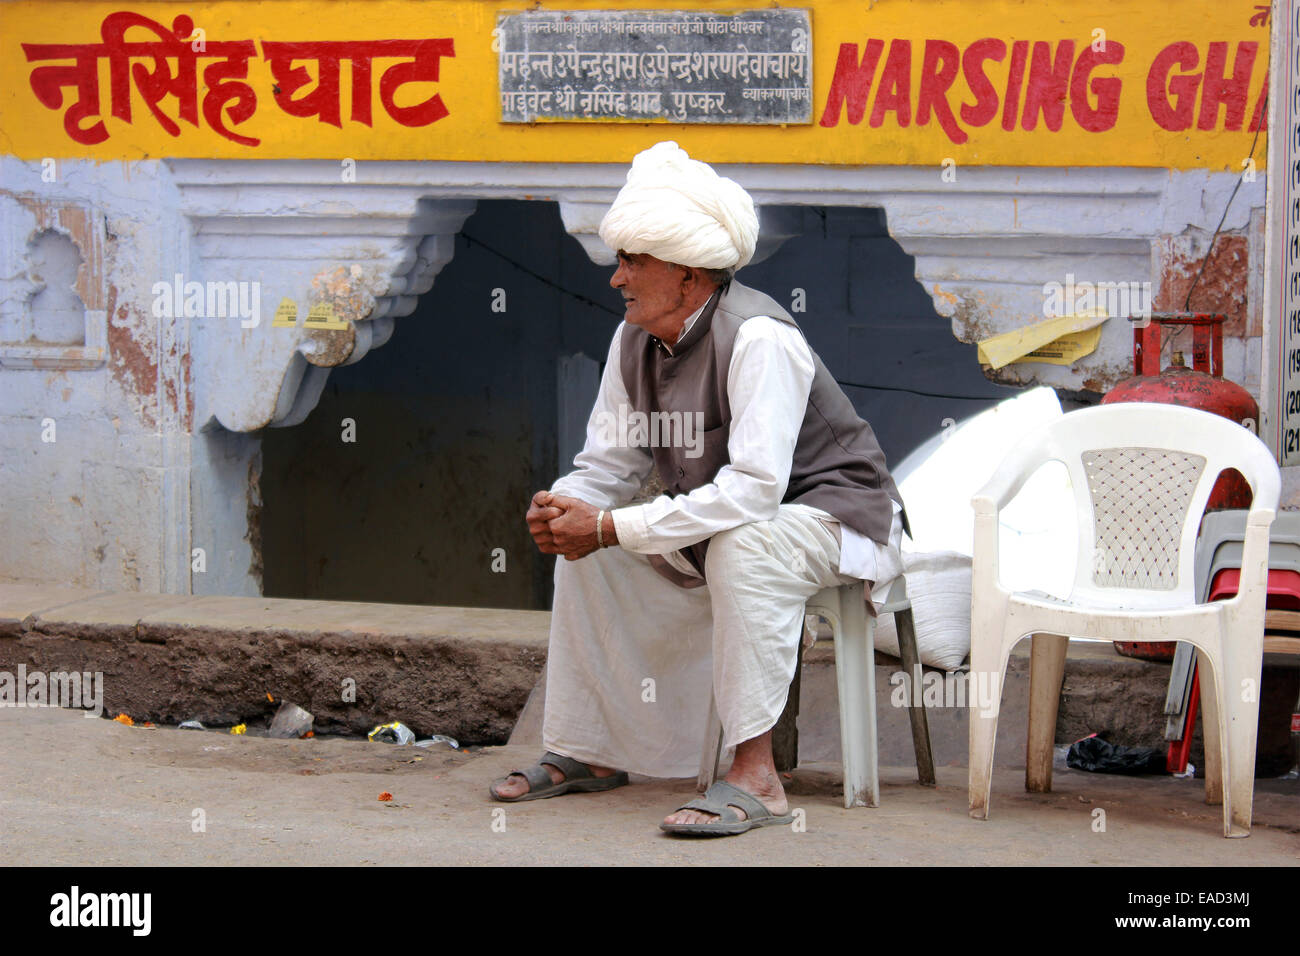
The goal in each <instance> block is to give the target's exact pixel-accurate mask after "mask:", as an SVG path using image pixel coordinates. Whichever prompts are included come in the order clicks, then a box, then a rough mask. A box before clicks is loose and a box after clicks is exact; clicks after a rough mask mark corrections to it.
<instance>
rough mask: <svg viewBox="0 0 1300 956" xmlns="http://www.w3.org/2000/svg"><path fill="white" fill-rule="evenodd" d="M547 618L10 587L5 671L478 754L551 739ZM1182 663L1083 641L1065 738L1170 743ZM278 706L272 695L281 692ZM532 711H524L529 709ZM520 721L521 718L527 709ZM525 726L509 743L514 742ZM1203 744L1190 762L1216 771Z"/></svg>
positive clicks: (887, 709)
mask: <svg viewBox="0 0 1300 956" xmlns="http://www.w3.org/2000/svg"><path fill="white" fill-rule="evenodd" d="M549 627H550V614H549V613H547V612H541V611H511V610H489V609H481V608H455V607H432V606H424V605H404V604H366V603H358V602H346V601H302V600H285V599H277V598H242V597H210V596H209V597H191V596H183V595H165V594H163V595H159V594H140V593H134V592H129V593H110V592H103V591H89V590H85V589H76V588H62V587H55V586H49V585H33V584H14V583H4V582H0V671H7V672H10V673H16V672H17V669H18V667H19V666H20V665H22V666H25V667H26V669H27V671H28V672H29V673H30V672H32V671H36V670H40V671H44V672H47V673H48V672H50V671H92V672H100V673H102V674H103V707H104V709H105V710H108V711H110V712H112V713H118V712H123V711H124V712H126V713H128V714H129V715H130V716H131V717H132V718H133V719H135V720H137V721H144V720H148V721H152V722H154V723H158V724H177V723H180V722H181V721H183V720H189V719H198V720H201V721H203V722H204V723H205V724H213V725H216V726H228V725H233V724H236V723H248V724H249V725H250V726H258V725H263V724H266V723H269V720H270V717H271V715H272V714H273V713H274V712H275V709H276V708H277V707H278V706H279V702H280V701H281V700H286V699H287V700H290V701H292V702H294V703H296V704H298V705H299V706H301V707H305V708H306V709H307V710H309V711H311V712H312V713H313V714H314V715H315V717H316V728H317V729H318V730H319V731H321V732H324V733H347V734H364V733H366V732H367V731H369V730H370V729H371V728H372V727H373V726H375V725H376V724H378V723H382V722H386V721H389V720H401V721H403V722H404V723H406V724H407V725H408V726H409V727H411V728H412V729H413V730H414V731H416V733H417V734H420V735H422V736H423V735H427V734H432V733H443V734H449V735H451V736H453V737H456V738H457V739H458V740H461V741H463V742H465V743H481V744H494V743H501V742H503V741H505V740H506V739H507V738H509V739H510V741H511V742H512V743H521V744H528V745H535V744H539V743H540V728H541V713H542V707H543V705H544V701H543V690H542V689H543V687H544V684H543V683H542V680H541V678H542V674H543V667H544V665H545V661H546V642H547V635H548V632H549ZM1028 648H1029V642H1027V641H1025V642H1022V643H1021V645H1020V647H1019V648H1018V649H1017V653H1016V654H1015V655H1013V658H1012V661H1011V666H1010V668H1009V671H1008V674H1007V677H1006V680H1005V685H1004V693H1003V699H1002V701H1003V702H1002V715H1001V718H1000V720H999V730H998V747H997V758H996V763H997V765H998V766H1000V767H1022V766H1023V765H1024V748H1025V732H1026V725H1027V703H1028V684H1029V678H1028ZM876 660H877V668H876V681H877V685H876V696H877V705H878V714H879V725H880V748H881V750H880V760H881V763H882V764H887V765H888V764H892V765H900V766H901V765H907V764H910V763H911V762H912V760H913V753H912V743H911V733H910V729H909V724H908V720H907V714H906V713H905V709H904V708H903V707H902V706H899V705H900V704H901V703H902V699H903V698H902V692H901V687H900V681H901V677H902V675H901V672H900V670H899V664H898V661H897V660H895V659H893V658H888V657H885V656H884V655H882V654H878V655H877V658H876ZM834 668H835V658H834V652H833V649H832V646H831V644H830V642H828V641H822V642H819V643H818V644H817V645H816V646H815V647H814V648H813V649H812V650H811V651H809V652H808V654H807V655H806V656H805V662H804V671H803V685H802V712H801V713H800V715H799V733H800V757H801V760H803V761H809V762H816V761H831V762H834V761H838V759H839V717H838V707H837V697H836V690H835V669H834ZM1168 674H1169V665H1168V664H1164V663H1154V662H1147V661H1139V660H1134V659H1132V658H1128V657H1121V656H1120V655H1118V654H1116V653H1115V652H1114V650H1113V648H1112V647H1111V646H1110V645H1102V644H1091V643H1080V642H1072V644H1071V648H1070V654H1069V658H1068V660H1067V663H1066V673H1065V682H1064V686H1063V688H1062V697H1061V710H1060V718H1059V720H1058V722H1057V730H1056V739H1057V741H1058V742H1061V743H1068V742H1070V741H1072V740H1077V739H1078V738H1080V737H1083V736H1086V735H1087V734H1089V733H1094V732H1106V733H1107V734H1108V735H1109V738H1110V739H1111V740H1113V741H1114V742H1115V743H1121V744H1128V745H1130V746H1147V747H1161V746H1163V731H1164V718H1163V714H1162V710H1163V704H1164V695H1165V686H1166V683H1167V681H1168ZM1298 680H1300V674H1298V673H1297V672H1296V671H1294V670H1280V669H1279V670H1274V669H1272V668H1268V669H1266V671H1265V679H1264V686H1263V693H1262V696H1261V734H1260V744H1259V755H1260V757H1259V764H1260V774H1261V776H1275V775H1277V774H1280V773H1282V772H1284V771H1285V770H1286V769H1288V768H1289V766H1290V763H1289V761H1290V742H1289V738H1288V733H1287V732H1288V715H1289V713H1290V707H1291V704H1292V702H1293V701H1294V700H1295V697H1296V691H1297V687H1296V684H1297V681H1298ZM963 681H964V679H962V678H956V677H949V678H946V679H945V678H944V676H943V675H942V673H941V672H938V671H933V670H931V669H929V668H927V669H926V672H925V675H924V676H923V677H922V684H921V689H922V698H923V699H924V700H925V701H926V703H927V706H928V708H929V711H928V718H929V722H930V736H931V741H932V746H933V748H934V755H935V762H936V764H937V765H939V766H964V764H965V761H966V748H967V722H966V716H967V708H966V706H965V704H966V699H965V698H967V697H968V696H969V695H968V694H966V690H967V689H968V688H967V687H966V686H965V685H964V682H963ZM268 694H269V695H270V696H271V698H273V700H268V697H267V695H268ZM525 702H527V704H528V706H527V707H525ZM521 711H522V715H521ZM512 731H513V732H512ZM1199 741H1200V733H1199V730H1198V731H1197V733H1196V736H1195V738H1194V744H1193V756H1192V761H1193V763H1196V764H1197V765H1198V766H1199V765H1200V764H1201V763H1203V761H1202V759H1201V756H1200V742H1199Z"/></svg>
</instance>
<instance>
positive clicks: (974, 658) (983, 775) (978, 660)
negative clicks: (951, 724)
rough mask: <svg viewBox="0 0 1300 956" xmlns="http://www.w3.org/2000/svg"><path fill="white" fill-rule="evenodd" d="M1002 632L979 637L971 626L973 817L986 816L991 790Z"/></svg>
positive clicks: (999, 700) (970, 789)
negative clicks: (991, 637) (991, 635)
mask: <svg viewBox="0 0 1300 956" xmlns="http://www.w3.org/2000/svg"><path fill="white" fill-rule="evenodd" d="M1002 640H1003V638H1002V635H1000V634H999V635H997V636H996V637H995V638H994V639H993V640H991V641H990V640H981V639H980V637H979V634H978V631H976V630H974V626H973V625H972V634H971V649H970V674H969V675H968V678H969V680H970V681H972V682H973V684H974V687H973V688H972V689H971V690H970V691H969V692H968V693H967V695H966V702H967V704H968V705H969V708H968V709H969V713H970V716H969V721H970V756H969V759H968V762H969V764H970V781H969V785H968V796H969V799H970V815H971V816H972V817H974V818H975V819H976V820H987V819H988V817H989V798H990V797H991V795H992V792H993V747H994V744H995V743H996V741H997V735H998V711H999V710H1000V709H1001V706H1002V675H1003V673H1004V671H1005V670H1006V664H1007V648H1004V647H1003V646H1002Z"/></svg>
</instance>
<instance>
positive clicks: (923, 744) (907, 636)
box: [894, 608, 935, 787]
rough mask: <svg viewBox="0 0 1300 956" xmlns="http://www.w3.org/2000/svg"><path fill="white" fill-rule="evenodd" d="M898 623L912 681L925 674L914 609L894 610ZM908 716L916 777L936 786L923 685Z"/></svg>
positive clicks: (902, 654)
mask: <svg viewBox="0 0 1300 956" xmlns="http://www.w3.org/2000/svg"><path fill="white" fill-rule="evenodd" d="M894 625H895V627H896V629H897V631H898V652H899V657H900V658H901V660H902V663H903V673H905V674H906V675H907V678H908V680H909V681H911V680H913V678H915V677H917V676H919V675H920V673H921V655H920V653H919V652H918V651H917V648H916V628H915V626H914V624H913V621H912V609H911V608H904V609H903V610H901V611H896V612H894ZM908 697H909V701H908V707H907V716H908V718H909V719H910V720H911V722H912V748H913V749H914V750H915V751H916V777H917V780H918V781H919V782H920V784H921V786H923V787H933V786H934V785H935V780H934V754H933V753H932V752H931V750H930V725H929V721H928V720H926V716H925V702H924V701H923V700H922V698H921V688H920V686H919V685H915V686H913V687H912V693H910V694H909V695H908Z"/></svg>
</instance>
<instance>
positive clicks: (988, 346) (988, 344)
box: [977, 310, 1109, 368]
mask: <svg viewBox="0 0 1300 956" xmlns="http://www.w3.org/2000/svg"><path fill="white" fill-rule="evenodd" d="M1107 318H1109V316H1107V315H1106V314H1105V313H1103V312H1100V311H1097V310H1091V311H1088V312H1082V313H1079V314H1077V315H1062V316H1057V317H1056V318H1052V319H1048V320H1046V321H1045V322H1036V323H1034V324H1033V325H1026V326H1024V327H1023V328H1019V329H1012V330H1011V331H1010V332H1003V333H1001V334H1000V335H994V336H991V337H990V338H987V339H984V340H983V341H982V342H979V343H977V345H978V358H979V361H980V364H981V365H991V366H992V367H993V368H1002V366H1004V365H1010V364H1011V363H1012V362H1016V361H1024V362H1045V361H1053V362H1054V363H1055V364H1064V365H1068V364H1070V362H1075V361H1078V360H1079V359H1080V358H1082V357H1083V356H1085V355H1087V354H1088V353H1089V352H1091V351H1092V350H1093V349H1095V348H1096V347H1097V343H1098V342H1099V341H1100V340H1101V324H1102V323H1103V322H1105V321H1106V319H1107ZM1093 329H1095V330H1096V333H1097V334H1096V336H1095V337H1093V339H1092V344H1091V345H1090V346H1088V345H1087V341H1086V340H1082V341H1079V342H1077V343H1073V344H1072V347H1071V348H1070V349H1069V351H1071V352H1072V353H1073V357H1072V358H1070V359H1069V360H1068V361H1062V360H1060V359H1047V358H1031V357H1030V355H1031V353H1033V352H1037V351H1040V350H1041V351H1042V352H1044V353H1053V352H1062V353H1064V352H1065V351H1067V349H1066V347H1065V346H1064V345H1062V346H1059V347H1058V345H1057V343H1058V341H1059V340H1060V339H1062V338H1065V337H1069V336H1074V335H1078V334H1079V333H1084V332H1088V331H1090V330H1093ZM1085 346H1086V347H1085Z"/></svg>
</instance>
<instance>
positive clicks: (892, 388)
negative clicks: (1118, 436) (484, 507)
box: [458, 210, 993, 402]
mask: <svg viewBox="0 0 1300 956" xmlns="http://www.w3.org/2000/svg"><path fill="white" fill-rule="evenodd" d="M818 212H819V213H820V214H821V216H822V219H823V220H825V218H826V214H825V212H824V211H822V210H818ZM458 236H460V237H462V238H464V240H465V241H466V242H467V243H469V244H470V245H475V246H479V247H480V248H482V249H484V250H485V251H487V252H489V253H491V254H492V255H494V256H496V257H497V258H498V259H501V260H502V261H504V262H508V263H510V265H512V266H514V267H515V268H516V269H518V270H519V271H520V272H523V273H526V274H527V275H530V276H532V277H533V278H534V279H536V280H537V281H538V282H541V283H542V284H543V285H547V286H550V287H551V288H552V289H555V290H556V291H557V292H562V293H564V294H565V295H567V296H569V297H570V298H573V299H576V300H578V301H579V302H581V303H583V304H584V305H589V306H592V307H593V308H597V309H600V310H602V311H604V312H608V313H609V314H610V315H613V316H617V317H618V318H622V315H620V314H619V313H618V312H616V311H615V310H613V309H611V308H610V307H609V306H607V305H605V304H604V303H601V302H597V301H596V300H594V299H591V298H589V297H587V296H585V295H583V294H581V293H580V292H574V291H573V290H572V289H566V288H565V287H564V286H562V285H559V284H558V283H555V282H552V281H551V280H550V279H548V278H546V276H544V275H541V274H540V273H537V272H534V271H533V270H532V269H530V268H528V267H527V266H526V265H524V264H523V263H521V262H517V261H516V260H514V259H512V258H510V257H509V256H508V255H506V254H505V253H504V252H501V251H500V250H498V249H494V248H493V247H492V246H490V245H488V244H487V243H486V242H484V241H483V240H481V239H477V238H475V237H474V236H471V235H470V234H469V233H467V232H461V233H459V234H458ZM835 383H836V384H837V385H839V386H841V387H843V388H862V389H869V390H871V391H877V392H906V393H907V394H909V395H920V396H923V397H925V398H947V399H952V400H954V401H962V402H987V401H992V400H993V399H992V397H991V396H987V395H949V394H946V393H944V392H926V391H922V390H921V389H916V388H903V387H902V386H899V385H864V384H862V383H860V382H844V381H841V380H840V379H836V380H835Z"/></svg>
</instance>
